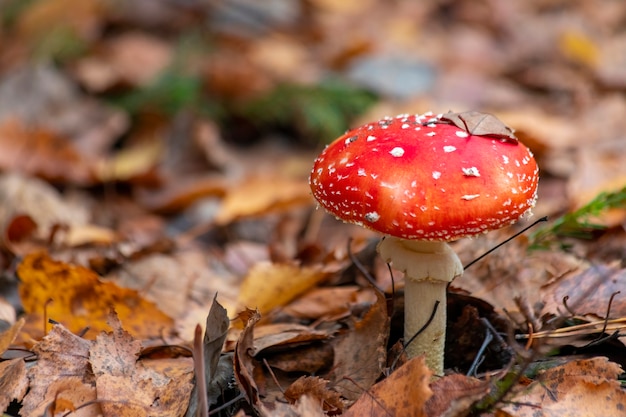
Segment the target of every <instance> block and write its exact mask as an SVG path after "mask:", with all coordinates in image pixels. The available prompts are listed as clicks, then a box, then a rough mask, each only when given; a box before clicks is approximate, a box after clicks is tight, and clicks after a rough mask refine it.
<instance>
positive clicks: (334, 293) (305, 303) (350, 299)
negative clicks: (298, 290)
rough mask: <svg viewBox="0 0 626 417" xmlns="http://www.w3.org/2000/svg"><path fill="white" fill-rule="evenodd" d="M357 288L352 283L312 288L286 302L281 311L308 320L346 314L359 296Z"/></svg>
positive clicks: (358, 288)
mask: <svg viewBox="0 0 626 417" xmlns="http://www.w3.org/2000/svg"><path fill="white" fill-rule="evenodd" d="M359 290H360V287H357V286H354V285H351V286H343V287H323V288H313V289H311V290H309V291H307V292H306V293H304V294H303V295H302V296H301V297H298V298H297V299H295V300H293V301H292V302H290V303H289V304H287V305H286V306H285V308H283V309H282V312H283V313H285V314H287V315H290V316H292V317H297V318H300V319H309V320H310V319H318V318H320V317H332V316H340V315H344V314H348V313H349V312H350V306H351V305H352V304H353V303H356V302H357V300H358V299H359V297H360V296H361V294H360V291H359ZM368 295H369V294H368Z"/></svg>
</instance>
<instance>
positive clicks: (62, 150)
mask: <svg viewBox="0 0 626 417" xmlns="http://www.w3.org/2000/svg"><path fill="white" fill-rule="evenodd" d="M0 148H1V149H2V152H0V169H2V170H5V171H13V172H23V173H27V174H30V175H33V176H39V177H42V178H44V179H46V180H48V181H51V182H67V183H71V184H77V185H90V184H93V183H94V181H95V176H94V173H93V169H92V163H93V161H90V160H89V159H88V158H86V157H85V156H83V155H81V154H80V153H78V151H77V150H76V149H75V148H74V146H73V145H72V143H71V142H70V141H68V140H67V139H65V138H63V137H60V136H58V135H56V134H55V133H52V132H51V131H48V130H45V129H43V128H32V127H28V126H25V125H24V124H23V123H22V122H20V121H18V120H14V119H13V120H11V119H9V120H6V121H4V122H2V123H1V124H0ZM70 166H71V167H72V169H67V167H70Z"/></svg>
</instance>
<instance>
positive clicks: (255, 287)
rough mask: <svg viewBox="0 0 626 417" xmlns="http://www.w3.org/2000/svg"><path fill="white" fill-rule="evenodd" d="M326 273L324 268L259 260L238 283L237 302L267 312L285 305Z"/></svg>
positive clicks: (319, 280) (317, 281) (321, 278)
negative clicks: (239, 283)
mask: <svg viewBox="0 0 626 417" xmlns="http://www.w3.org/2000/svg"><path fill="white" fill-rule="evenodd" d="M325 277H326V274H325V273H324V272H322V271H320V270H318V269H314V268H309V267H300V266H297V265H291V264H278V263H271V262H259V263H257V264H256V265H254V266H253V267H252V268H251V269H250V271H249V272H248V275H247V276H246V277H245V279H244V281H243V283H242V284H241V289H240V292H239V305H240V306H243V307H249V308H256V309H258V310H259V312H260V313H261V314H263V313H267V312H268V311H270V310H272V309H274V308H276V307H281V306H284V305H285V304H287V303H288V302H289V301H291V300H293V299H294V298H296V297H297V296H299V295H300V294H302V293H304V292H305V291H307V290H308V289H310V288H312V287H313V286H315V285H316V284H318V283H319V282H321V281H322V280H323V279H324V278H325Z"/></svg>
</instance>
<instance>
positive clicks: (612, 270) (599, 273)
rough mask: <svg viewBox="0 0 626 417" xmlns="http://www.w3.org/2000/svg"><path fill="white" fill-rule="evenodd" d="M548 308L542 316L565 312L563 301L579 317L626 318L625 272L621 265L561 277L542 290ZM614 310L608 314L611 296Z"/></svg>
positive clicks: (591, 269)
mask: <svg viewBox="0 0 626 417" xmlns="http://www.w3.org/2000/svg"><path fill="white" fill-rule="evenodd" d="M541 294H543V297H542V298H543V300H544V302H545V305H544V307H543V311H542V314H556V315H559V314H560V313H563V312H564V309H565V307H564V304H563V300H564V298H565V297H567V305H568V306H569V308H570V310H571V311H573V312H575V314H576V315H578V316H587V315H590V316H592V317H593V318H602V317H605V316H606V315H607V314H609V315H610V316H611V317H624V316H625V315H626V269H622V268H620V267H618V266H610V265H609V266H605V265H595V266H591V267H589V268H587V269H586V270H584V271H577V272H574V273H570V274H565V275H562V276H561V277H559V278H558V279H557V280H555V281H554V282H552V283H550V285H548V286H546V287H544V288H542V289H541ZM614 294H615V296H614V298H613V301H612V303H611V310H610V311H608V306H609V302H610V301H611V297H612V296H613V295H614Z"/></svg>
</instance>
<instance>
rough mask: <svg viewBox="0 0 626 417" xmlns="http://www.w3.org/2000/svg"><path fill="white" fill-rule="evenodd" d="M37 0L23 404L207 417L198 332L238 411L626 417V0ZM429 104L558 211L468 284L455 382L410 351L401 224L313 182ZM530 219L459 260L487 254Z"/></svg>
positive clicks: (232, 410) (2, 366)
mask: <svg viewBox="0 0 626 417" xmlns="http://www.w3.org/2000/svg"><path fill="white" fill-rule="evenodd" d="M16 3H17V2H14V1H11V0H10V1H8V2H7V11H8V14H7V16H6V18H4V17H3V21H2V25H0V31H1V33H0V35H1V36H2V37H3V39H5V38H6V39H11V42H6V45H4V46H5V47H3V54H2V57H1V59H0V171H1V173H0V175H1V177H0V232H1V233H0V268H1V270H0V306H1V308H2V311H1V314H0V348H1V349H0V355H1V356H0V387H1V388H0V410H2V411H4V412H5V413H6V414H8V415H18V414H19V415H25V416H28V415H50V416H54V415H67V414H68V413H69V415H84V416H92V415H99V414H104V415H120V416H122V415H168V416H169V415H188V416H192V415H197V414H198V413H199V412H204V411H206V410H202V409H201V408H199V406H198V405H199V404H200V403H201V402H199V401H198V398H199V396H201V395H203V393H199V392H198V389H197V387H198V385H197V382H198V379H197V375H198V374H200V373H201V372H200V371H197V370H196V371H195V372H196V378H194V363H193V362H194V360H195V361H198V352H197V351H194V353H193V357H192V353H191V352H192V351H193V348H192V345H193V340H194V337H195V334H196V331H195V329H196V326H197V325H198V324H202V328H201V329H200V334H202V331H204V337H203V338H202V337H201V338H200V339H201V344H202V347H203V349H202V351H203V356H204V358H205V361H204V363H205V369H204V378H205V379H206V386H207V389H206V391H207V393H206V396H207V399H208V403H209V408H210V409H211V410H216V412H217V413H219V415H224V416H226V415H238V416H245V415H267V416H292V415H302V416H323V415H381V416H382V415H385V416H388V415H417V416H419V415H425V416H426V415H427V416H438V415H447V416H461V415H478V414H479V413H482V414H484V415H494V416H525V415H538V414H539V415H546V416H550V415H559V416H561V415H580V414H581V413H585V414H587V415H603V416H611V415H621V414H623V407H624V405H623V404H624V398H623V390H622V389H621V387H620V380H621V379H623V375H622V374H623V371H622V369H623V366H624V364H626V358H624V355H623V349H624V345H623V343H624V340H623V339H624V338H623V336H622V334H623V329H624V301H623V300H624V298H623V297H624V291H623V290H622V286H623V280H624V279H623V278H624V268H625V267H626V265H624V259H625V256H626V252H624V247H626V245H624V242H625V236H626V233H625V232H624V230H625V224H626V223H625V221H624V219H625V218H626V208H625V206H624V204H623V203H624V202H623V190H624V178H625V176H624V172H623V167H624V164H623V160H624V158H625V156H624V155H625V153H624V152H625V148H624V143H626V142H624V140H623V139H624V138H623V136H624V132H625V131H626V126H625V124H624V122H625V120H624V118H623V114H624V108H626V100H625V99H624V97H623V94H621V92H622V90H623V86H624V85H625V78H624V75H623V74H624V72H623V71H622V70H621V69H622V68H623V65H622V63H621V61H620V59H621V58H620V56H621V55H620V54H619V53H618V52H619V50H620V48H621V47H623V44H624V39H623V35H622V33H621V32H622V31H621V22H622V21H623V19H622V17H623V16H624V15H625V13H626V7H624V5H622V4H621V3H619V2H610V1H606V2H602V3H603V4H602V5H601V7H598V6H597V5H594V6H589V5H586V4H583V3H580V4H579V3H571V4H563V5H555V4H548V3H550V2H544V1H541V0H536V1H530V2H527V1H526V2H521V1H513V2H507V3H506V4H500V5H494V4H486V3H485V4H482V3H481V5H479V6H478V7H477V6H476V3H475V2H468V1H461V2H456V3H455V4H454V5H453V6H452V5H447V4H439V3H436V2H433V3H427V4H420V5H419V6H418V5H415V4H413V3H411V2H404V3H402V2H401V3H399V4H397V5H395V6H394V7H393V8H390V7H388V5H386V4H385V3H383V2H380V1H368V2H365V3H363V2H353V1H350V2H343V3H341V5H339V3H337V4H335V3H333V2H327V1H312V2H308V3H306V4H305V3H304V2H290V3H289V5H287V4H286V3H285V4H284V5H283V6H279V3H280V2H270V3H263V4H260V3H257V2H252V1H249V0H237V1H235V2H210V4H206V5H201V4H199V3H198V4H191V3H190V4H187V5H184V6H181V5H174V4H166V3H165V2H155V3H153V4H151V5H148V4H147V3H145V2H135V3H133V4H128V5H121V4H120V5H112V4H109V3H106V2H99V1H88V2H82V3H81V5H80V7H78V8H74V5H71V7H72V8H73V13H70V14H68V13H67V9H68V5H69V3H68V2H67V0H51V1H47V2H35V3H33V4H27V5H23V6H19V7H18V6H17V5H16ZM557 11H558V13H557ZM248 13H252V14H251V15H248ZM200 16H202V17H200ZM249 16H254V18H252V19H249V18H247V17H249ZM192 28H193V29H192ZM416 40H417V41H418V43H419V44H416ZM42 62H47V64H42ZM529 63H532V64H529ZM405 67H406V68H409V69H410V71H406V72H405V71H400V69H401V68H405ZM381 68H383V69H384V68H391V69H392V70H393V71H394V72H393V73H394V77H389V76H388V73H387V72H386V71H384V70H383V71H382V75H383V77H382V78H381V73H380V69H381ZM330 75H332V77H331V76H330ZM330 78H332V79H330ZM381 80H382V81H383V82H381ZM389 81H393V83H389ZM398 85H400V89H398ZM398 97H402V99H400V100H399V99H398ZM465 109H468V110H470V111H471V110H473V109H481V111H482V110H483V109H484V110H485V111H487V112H489V113H492V114H494V115H496V116H497V117H498V118H499V119H500V120H502V121H504V122H505V123H506V126H501V125H493V124H489V120H473V119H472V117H471V113H464V112H463V111H464V110H465ZM427 110H433V111H435V112H437V113H443V114H445V113H446V112H448V111H450V113H449V116H448V117H449V122H450V123H454V124H456V125H457V126H459V127H462V128H463V129H467V130H469V131H471V132H476V131H481V130H480V129H483V131H485V132H487V133H491V134H492V135H494V136H496V137H498V138H502V139H504V140H512V136H511V135H512V131H514V132H515V137H517V138H518V139H519V140H520V141H522V142H524V143H525V144H527V145H528V146H529V147H530V148H531V149H532V150H533V152H534V153H535V156H536V157H537V159H538V161H539V165H540V167H541V170H542V172H541V175H542V179H541V185H540V195H539V199H538V204H537V207H536V208H535V210H534V211H535V214H536V215H538V216H543V215H550V217H551V219H550V223H549V224H548V225H547V226H546V227H543V228H541V229H540V230H538V231H536V232H535V233H534V234H529V235H527V236H522V237H519V238H517V239H516V240H514V241H512V242H510V243H508V244H507V245H505V246H504V247H501V248H499V249H498V252H497V253H496V254H494V255H491V256H489V257H487V258H485V259H483V260H482V261H481V262H479V263H478V264H476V265H473V266H472V267H470V268H468V270H467V272H466V273H465V275H464V276H463V277H461V278H459V279H457V280H456V281H455V282H454V283H453V284H452V286H451V287H450V289H449V291H450V292H451V297H450V301H449V305H448V306H447V308H448V310H449V312H450V314H449V322H448V329H449V331H450V334H451V335H453V336H452V337H451V339H450V340H448V348H447V352H448V354H447V362H446V368H447V370H448V371H447V374H446V375H442V376H432V375H430V373H429V371H428V369H427V368H426V367H425V365H424V364H423V361H422V360H421V359H420V358H416V359H411V360H408V361H407V359H406V358H405V357H404V355H403V354H402V345H401V341H400V334H401V328H402V318H401V317H402V314H401V313H402V310H403V302H404V300H403V297H402V288H403V278H402V274H400V273H398V272H397V271H390V270H389V269H388V268H387V267H386V265H384V264H383V263H382V262H381V261H380V260H379V259H377V256H376V254H375V249H374V248H375V245H376V242H377V240H378V238H379V236H376V235H374V234H372V233H371V232H368V231H364V230H362V229H360V228H358V227H355V226H350V225H344V224H341V223H338V222H336V221H334V219H332V218H330V217H329V216H327V215H325V214H324V213H323V212H321V211H319V210H318V211H315V210H314V203H313V200H312V199H311V197H310V195H309V193H308V191H307V190H308V187H307V184H306V181H307V177H308V174H309V170H310V166H311V162H312V160H313V158H314V157H315V155H316V154H317V153H318V151H319V149H321V147H322V143H324V142H327V141H328V140H331V139H332V138H333V137H335V136H338V135H339V134H341V133H342V132H343V131H344V130H345V129H347V128H349V127H353V126H356V125H358V124H359V123H360V122H361V121H362V122H368V121H370V120H377V119H380V118H381V117H382V116H385V115H392V114H399V113H411V112H415V113H423V112H425V111H427ZM507 126H510V128H511V129H512V130H510V129H509V128H508V127H507ZM477 129H478V130H477ZM521 226H523V225H520V226H514V227H512V228H509V229H506V230H505V231H500V232H494V233H491V234H489V235H486V236H481V237H479V238H476V239H473V240H463V241H460V242H456V243H455V244H454V247H455V250H456V251H457V252H458V253H459V255H460V257H461V259H462V260H463V262H464V263H465V264H467V263H469V262H470V261H472V260H473V259H475V258H477V257H478V256H480V255H481V254H482V253H484V252H485V251H486V250H488V249H489V248H491V247H493V246H495V245H496V244H497V243H498V242H500V241H503V240H504V239H505V238H506V237H508V236H510V235H511V234H513V233H514V232H515V231H517V230H519V228H520V227H521ZM581 237H583V238H584V239H580V238H581ZM349 238H352V240H351V241H349ZM391 277H393V280H392V278H391ZM372 284H375V286H376V287H378V288H380V289H382V290H384V291H383V292H381V291H380V290H379V289H377V288H375V287H374V286H373V285H372ZM392 289H393V290H395V292H392ZM112 311H114V312H115V314H116V315H113V316H112V315H111V314H112ZM115 317H117V318H115ZM607 358H610V359H607ZM542 367H543V368H546V369H544V370H541V371H537V369H538V368H539V369H541V368H542Z"/></svg>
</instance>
